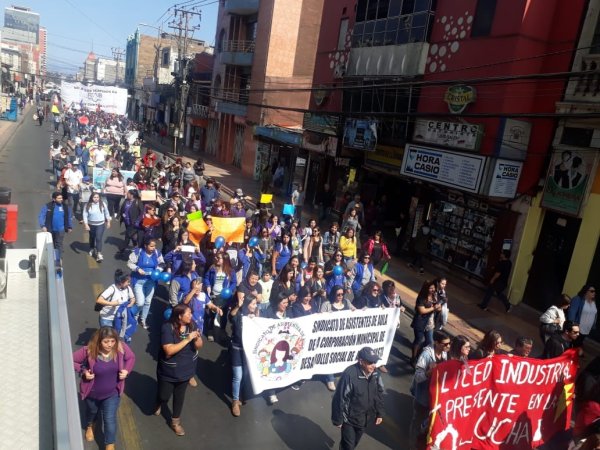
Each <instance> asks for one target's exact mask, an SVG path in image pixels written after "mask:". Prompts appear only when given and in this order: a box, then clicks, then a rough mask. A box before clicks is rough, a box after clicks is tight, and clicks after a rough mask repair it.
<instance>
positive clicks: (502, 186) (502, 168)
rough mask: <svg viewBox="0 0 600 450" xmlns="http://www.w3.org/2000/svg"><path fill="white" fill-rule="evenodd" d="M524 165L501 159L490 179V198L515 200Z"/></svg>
mask: <svg viewBox="0 0 600 450" xmlns="http://www.w3.org/2000/svg"><path fill="white" fill-rule="evenodd" d="M522 169H523V163H522V162H519V161H506V160H503V159H499V160H497V161H496V163H495V164H494V168H493V169H492V174H491V179H490V189H489V192H488V195H489V196H490V197H502V198H515V195H516V194H517V186H518V184H519V178H520V177H521V171H522Z"/></svg>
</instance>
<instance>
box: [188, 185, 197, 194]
mask: <svg viewBox="0 0 600 450" xmlns="http://www.w3.org/2000/svg"><path fill="white" fill-rule="evenodd" d="M194 192H196V189H194V188H193V187H190V188H188V195H191V194H193V193H194Z"/></svg>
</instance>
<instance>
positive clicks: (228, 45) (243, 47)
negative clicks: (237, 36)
mask: <svg viewBox="0 0 600 450" xmlns="http://www.w3.org/2000/svg"><path fill="white" fill-rule="evenodd" d="M255 45H256V42H255V41H241V40H231V41H224V42H223V51H224V52H236V53H254V47H255Z"/></svg>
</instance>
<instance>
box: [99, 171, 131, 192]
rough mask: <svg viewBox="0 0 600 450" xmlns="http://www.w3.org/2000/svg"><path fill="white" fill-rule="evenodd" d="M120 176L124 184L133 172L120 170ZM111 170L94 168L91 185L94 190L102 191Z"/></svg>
mask: <svg viewBox="0 0 600 450" xmlns="http://www.w3.org/2000/svg"><path fill="white" fill-rule="evenodd" d="M119 171H120V172H121V175H123V182H126V181H127V179H128V178H133V176H134V175H135V171H134V170H120V169H119ZM111 172H112V169H106V168H103V167H94V170H93V171H92V184H93V185H94V189H95V190H97V191H102V190H103V189H104V184H105V183H106V180H107V179H108V177H109V176H110V174H111Z"/></svg>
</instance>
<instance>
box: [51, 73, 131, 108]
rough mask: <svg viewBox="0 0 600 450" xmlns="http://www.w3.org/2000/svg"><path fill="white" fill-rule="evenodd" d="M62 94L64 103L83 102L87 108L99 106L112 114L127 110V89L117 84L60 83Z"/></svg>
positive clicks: (77, 103) (76, 103)
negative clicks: (116, 85)
mask: <svg viewBox="0 0 600 450" xmlns="http://www.w3.org/2000/svg"><path fill="white" fill-rule="evenodd" d="M60 95H61V98H62V101H63V104H64V105H67V106H69V105H71V104H72V103H74V104H75V105H76V106H77V107H78V106H79V105H80V103H81V102H83V106H84V107H86V108H87V109H91V110H95V109H96V108H97V107H98V106H100V109H102V111H105V112H107V113H111V114H120V115H124V114H125V112H126V111H127V89H123V88H118V87H115V86H98V85H93V84H92V85H87V86H86V85H85V84H82V83H68V82H66V81H63V82H62V83H61V85H60Z"/></svg>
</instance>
